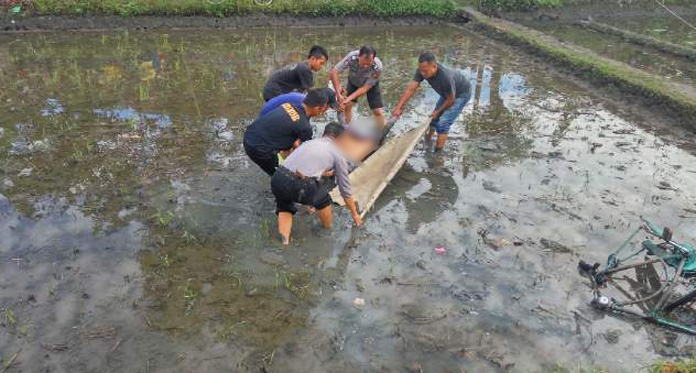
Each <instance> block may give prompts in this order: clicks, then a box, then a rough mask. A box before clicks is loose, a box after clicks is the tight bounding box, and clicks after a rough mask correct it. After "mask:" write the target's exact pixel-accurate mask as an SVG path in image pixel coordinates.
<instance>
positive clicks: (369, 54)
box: [329, 46, 385, 127]
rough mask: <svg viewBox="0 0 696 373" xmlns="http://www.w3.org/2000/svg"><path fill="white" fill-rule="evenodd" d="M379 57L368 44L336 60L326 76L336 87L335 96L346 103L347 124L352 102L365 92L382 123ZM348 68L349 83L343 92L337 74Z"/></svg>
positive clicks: (368, 101) (369, 103)
mask: <svg viewBox="0 0 696 373" xmlns="http://www.w3.org/2000/svg"><path fill="white" fill-rule="evenodd" d="M382 68H383V66H382V61H380V59H379V58H377V51H376V50H375V49H374V48H372V47H370V46H363V47H360V49H358V50H354V51H352V52H350V53H348V55H346V57H345V58H343V60H341V62H339V63H337V64H336V66H334V68H333V69H331V72H329V77H330V78H331V83H333V87H334V90H336V98H337V100H338V103H339V104H340V105H345V118H346V124H350V121H351V119H352V117H353V105H354V104H355V101H357V100H358V99H359V98H360V97H362V96H363V95H367V104H368V105H369V106H370V110H372V112H373V113H374V114H375V120H376V121H377V124H379V125H380V126H381V127H384V123H385V120H384V112H383V111H382V107H384V104H383V103H382V94H381V92H380V90H379V77H380V75H381V74H382ZM346 70H348V84H347V85H346V93H347V94H348V96H344V95H343V90H342V87H341V80H340V78H339V74H340V73H342V72H344V71H346Z"/></svg>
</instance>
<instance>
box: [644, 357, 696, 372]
mask: <svg viewBox="0 0 696 373" xmlns="http://www.w3.org/2000/svg"><path fill="white" fill-rule="evenodd" d="M649 372H650V373H693V372H696V358H692V359H688V360H682V361H676V362H672V361H662V362H657V363H655V364H653V366H652V367H651V368H650V371H649Z"/></svg>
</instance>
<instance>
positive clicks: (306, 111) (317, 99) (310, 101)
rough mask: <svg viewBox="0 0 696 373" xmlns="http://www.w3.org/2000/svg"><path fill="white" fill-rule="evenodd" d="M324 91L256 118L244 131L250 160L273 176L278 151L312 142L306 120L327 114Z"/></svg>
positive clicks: (309, 94)
mask: <svg viewBox="0 0 696 373" xmlns="http://www.w3.org/2000/svg"><path fill="white" fill-rule="evenodd" d="M327 100H328V99H327V97H326V94H324V92H321V91H319V90H310V91H309V93H307V97H305V99H304V101H302V103H301V104H299V105H297V104H290V103H287V102H286V103H284V104H282V105H280V106H279V107H277V108H275V109H273V110H271V111H270V112H269V113H268V114H266V115H264V116H262V117H259V118H256V120H254V122H253V123H251V124H250V125H249V127H247V129H246V131H245V132H244V150H245V151H246V153H247V155H248V156H249V158H250V159H251V160H252V161H253V162H254V163H256V164H257V165H259V167H261V169H262V170H264V171H265V172H266V173H267V174H268V175H270V176H272V175H273V174H274V173H275V171H276V169H277V168H278V152H279V151H282V150H290V149H292V148H294V147H297V146H299V144H300V143H302V142H305V141H309V140H311V139H312V135H313V130H312V126H311V125H310V124H309V119H310V118H312V117H315V116H317V115H322V114H323V113H324V112H325V111H326V102H327Z"/></svg>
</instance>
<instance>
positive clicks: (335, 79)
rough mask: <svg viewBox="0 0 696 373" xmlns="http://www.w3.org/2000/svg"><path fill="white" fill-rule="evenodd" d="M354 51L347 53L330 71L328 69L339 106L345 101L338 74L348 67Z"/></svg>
mask: <svg viewBox="0 0 696 373" xmlns="http://www.w3.org/2000/svg"><path fill="white" fill-rule="evenodd" d="M354 53H355V52H351V53H348V54H347V55H346V56H345V57H343V59H342V60H341V61H340V62H339V63H337V64H336V65H335V66H334V67H333V68H332V69H331V71H329V79H330V80H331V84H333V87H334V91H336V99H337V100H338V104H339V105H340V106H342V105H343V102H344V101H345V97H343V92H342V91H341V77H340V76H339V74H341V73H342V72H343V71H345V69H346V68H347V67H348V64H349V63H350V59H351V56H352V55H353V54H354Z"/></svg>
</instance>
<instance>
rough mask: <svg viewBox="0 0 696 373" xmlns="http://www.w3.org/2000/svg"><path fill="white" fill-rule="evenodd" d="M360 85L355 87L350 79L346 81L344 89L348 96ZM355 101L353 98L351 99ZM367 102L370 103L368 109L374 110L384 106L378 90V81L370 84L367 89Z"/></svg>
mask: <svg viewBox="0 0 696 373" xmlns="http://www.w3.org/2000/svg"><path fill="white" fill-rule="evenodd" d="M359 88H360V87H356V86H354V85H353V83H351V82H350V81H349V82H348V86H347V87H346V91H347V94H348V96H350V95H352V94H353V92H355V91H357V90H358V89H359ZM353 102H355V100H353ZM367 104H368V105H370V109H372V110H375V109H381V108H383V107H384V104H383V103H382V93H381V92H380V91H379V82H377V84H375V85H374V86H372V88H370V90H369V91H367Z"/></svg>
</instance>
